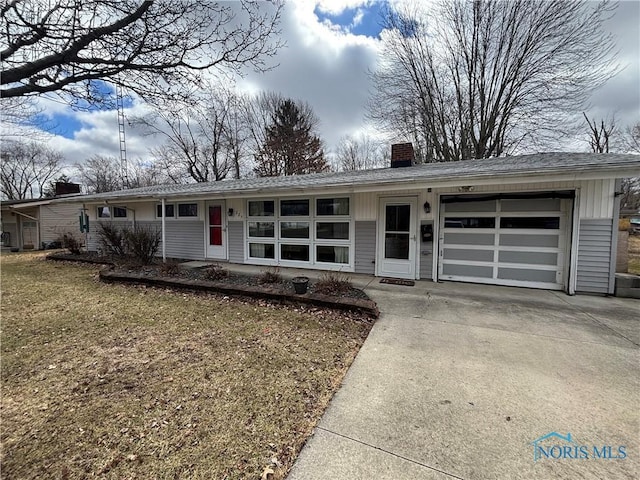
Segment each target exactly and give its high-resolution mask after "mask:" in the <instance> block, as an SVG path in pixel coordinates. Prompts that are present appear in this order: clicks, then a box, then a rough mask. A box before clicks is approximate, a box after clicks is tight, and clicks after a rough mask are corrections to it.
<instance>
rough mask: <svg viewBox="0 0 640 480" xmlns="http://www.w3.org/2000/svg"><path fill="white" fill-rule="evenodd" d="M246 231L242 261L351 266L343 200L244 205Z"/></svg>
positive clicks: (347, 202) (347, 216)
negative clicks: (245, 248)
mask: <svg viewBox="0 0 640 480" xmlns="http://www.w3.org/2000/svg"><path fill="white" fill-rule="evenodd" d="M246 226H247V229H246V231H247V239H246V240H247V255H248V257H249V259H253V260H256V261H257V262H258V263H267V264H282V265H285V266H287V265H290V266H302V267H303V266H313V265H318V266H322V268H329V269H330V268H335V269H345V268H347V269H349V268H350V267H352V266H353V259H352V257H353V233H352V218H351V199H350V198H349V197H330V198H291V199H282V200H275V199H273V200H272V199H259V200H249V201H248V202H247V224H246Z"/></svg>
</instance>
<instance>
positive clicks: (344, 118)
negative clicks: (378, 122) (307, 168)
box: [40, 0, 640, 164]
mask: <svg viewBox="0 0 640 480" xmlns="http://www.w3.org/2000/svg"><path fill="white" fill-rule="evenodd" d="M406 1H407V0H392V2H393V3H396V2H398V3H402V2H406ZM371 4H373V2H372V1H370V0H342V1H330V0H319V1H317V2H316V1H313V0H299V1H298V0H297V1H293V2H288V3H286V4H285V10H284V15H283V19H282V35H283V40H285V41H286V43H287V45H288V46H287V47H286V48H283V49H281V51H280V52H279V53H278V55H277V56H276V57H275V58H274V59H273V63H275V64H278V66H277V67H276V68H274V69H273V70H271V71H268V72H266V73H255V72H248V73H247V74H246V76H245V78H243V79H239V80H238V82H237V83H238V87H239V88H240V89H241V90H243V91H249V92H251V93H257V92H259V91H267V90H272V91H276V92H279V93H281V94H282V95H285V96H288V97H292V98H296V99H300V100H303V101H306V102H308V103H309V104H310V105H311V106H312V107H313V109H314V111H315V112H316V114H317V116H318V117H319V119H320V122H321V124H320V130H321V136H322V138H323V139H324V140H325V143H326V145H327V147H328V149H329V150H331V149H333V148H334V147H335V145H336V144H337V142H338V140H339V139H340V137H342V136H343V135H345V134H352V135H353V134H356V135H357V134H359V133H360V132H367V133H369V134H373V135H376V134H377V133H378V132H377V130H376V129H375V128H374V127H372V126H371V125H368V124H367V123H366V122H365V112H366V104H367V102H368V99H369V93H370V90H371V88H372V85H371V82H370V79H369V76H368V73H367V72H368V70H370V69H374V68H375V66H376V62H377V61H378V55H379V52H380V42H379V40H377V39H374V38H371V37H366V36H363V35H354V34H353V33H351V32H350V31H349V28H352V27H353V26H357V24H358V22H360V21H362V15H364V13H365V12H366V8H367V7H368V6H370V5H371ZM316 7H317V9H318V11H320V12H323V13H326V14H329V15H340V14H341V13H343V12H344V11H345V10H346V9H355V10H356V13H355V16H354V18H353V19H352V20H351V21H352V25H351V26H349V25H347V26H336V25H335V24H332V23H331V22H323V21H321V20H320V19H319V18H318V16H317V15H316V13H315V11H316V10H315V9H316ZM639 12H640V3H638V2H621V3H620V6H619V8H618V11H617V13H616V16H615V17H614V18H613V19H612V21H611V22H609V28H610V29H611V30H612V31H614V32H615V33H616V34H618V35H620V40H619V43H618V45H619V47H620V50H621V52H620V56H619V60H620V63H621V64H623V65H626V64H628V65H627V67H626V68H625V69H624V70H623V71H622V72H621V73H620V74H619V75H618V76H616V77H615V78H614V79H612V80H611V81H610V82H609V84H608V85H606V86H605V87H604V88H602V89H601V90H599V91H598V92H596V94H595V95H594V97H593V98H592V104H593V110H592V112H593V113H594V114H597V115H598V116H603V115H606V114H607V113H608V112H611V113H614V112H617V113H616V115H617V116H618V118H619V119H620V121H621V123H622V122H624V123H629V122H631V121H634V120H635V121H638V119H640V89H639V88H638V86H639V85H640V66H639V63H640V62H639V58H640V51H639V50H640V41H639V40H640V30H639V29H640V27H639V25H640V22H639V21H638V20H639V17H640V14H639ZM40 104H41V105H42V106H43V108H45V113H47V114H48V115H50V116H52V117H53V116H55V115H69V116H71V117H72V118H73V119H75V120H76V121H78V122H80V127H79V129H78V130H77V131H76V132H75V133H74V134H73V138H71V139H69V138H65V137H63V136H61V135H56V136H52V137H51V138H50V140H49V143H50V144H51V145H52V146H55V147H58V148H60V149H62V150H63V152H64V155H65V157H66V159H67V161H68V162H69V163H71V164H73V163H76V162H82V161H83V160H85V159H87V158H89V157H90V156H91V155H93V154H102V155H112V156H119V143H118V123H117V116H116V112H115V111H106V112H73V111H71V110H70V109H69V108H68V107H67V106H65V105H63V104H61V103H59V102H56V101H54V100H51V99H46V98H45V99H41V101H40ZM143 109H144V106H143V105H141V104H140V103H135V104H134V105H133V106H132V107H131V108H128V109H126V115H127V116H128V117H131V116H133V115H134V114H140V113H141V112H142V111H143ZM376 136H377V135H376ZM126 137H127V154H128V158H130V159H132V160H133V159H135V158H138V157H140V158H148V156H149V154H148V149H149V147H152V146H157V145H158V144H159V143H160V142H162V141H163V140H162V139H157V138H154V137H148V136H144V135H143V133H142V132H141V131H140V130H139V129H137V128H134V127H133V126H130V125H128V124H127V125H126Z"/></svg>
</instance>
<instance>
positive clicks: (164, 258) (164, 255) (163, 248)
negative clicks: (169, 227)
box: [160, 197, 167, 263]
mask: <svg viewBox="0 0 640 480" xmlns="http://www.w3.org/2000/svg"><path fill="white" fill-rule="evenodd" d="M161 201H162V206H161V207H160V208H161V209H162V263H166V262H167V248H166V241H165V240H166V234H165V232H166V230H165V217H166V216H167V215H166V214H167V211H166V210H165V199H164V197H163V198H162V199H161Z"/></svg>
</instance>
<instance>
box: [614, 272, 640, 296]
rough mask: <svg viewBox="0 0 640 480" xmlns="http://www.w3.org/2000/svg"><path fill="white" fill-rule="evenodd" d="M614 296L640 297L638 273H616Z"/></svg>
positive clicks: (639, 276) (639, 277)
mask: <svg viewBox="0 0 640 480" xmlns="http://www.w3.org/2000/svg"><path fill="white" fill-rule="evenodd" d="M615 295H616V297H624V298H640V275H633V274H630V273H616V293H615Z"/></svg>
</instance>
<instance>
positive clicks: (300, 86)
mask: <svg viewBox="0 0 640 480" xmlns="http://www.w3.org/2000/svg"><path fill="white" fill-rule="evenodd" d="M365 3H367V2H340V5H337V3H336V4H334V5H332V6H331V7H332V8H333V9H334V10H333V11H335V12H338V13H339V12H340V11H341V10H340V9H341V8H347V7H348V6H350V5H354V6H359V5H363V4H365ZM345 5H346V6H345ZM315 6H316V3H315V2H312V1H301V2H295V3H293V2H292V3H288V4H287V7H288V8H287V9H286V11H285V14H284V17H283V25H282V30H283V35H284V39H285V40H286V42H287V45H288V46H287V47H286V48H284V49H283V50H282V51H281V52H280V54H279V55H278V58H277V59H276V60H277V61H278V62H279V66H278V67H277V68H276V69H274V70H272V71H269V72H267V73H264V74H255V73H250V74H248V75H247V77H246V78H245V79H243V80H241V81H240V82H239V83H238V85H239V87H240V88H241V89H243V90H248V89H252V90H254V91H255V90H256V89H257V88H258V87H259V88H261V89H263V90H273V91H277V92H279V93H281V94H283V95H285V96H289V97H292V98H296V99H300V100H303V101H306V102H308V103H309V104H310V105H311V106H312V107H313V109H314V111H315V112H316V114H317V115H318V117H319V118H320V122H321V126H320V128H321V131H322V132H321V133H322V137H323V139H324V140H325V142H326V144H327V146H328V147H329V148H330V149H331V148H333V147H334V146H335V144H336V143H337V142H338V140H339V138H340V137H341V136H342V135H344V134H349V133H356V132H358V131H360V130H361V128H362V125H363V122H364V112H365V107H366V103H367V100H368V96H369V90H370V88H371V83H370V81H369V77H368V73H367V72H368V70H369V69H373V68H374V67H375V63H376V57H377V54H378V50H379V43H378V41H377V40H375V39H373V38H370V37H366V36H362V35H354V34H352V33H349V32H345V31H344V30H343V29H335V28H333V26H331V25H327V24H325V23H323V22H321V21H320V20H319V19H318V17H317V16H316V14H315V13H314V8H315ZM323 8H329V7H327V5H324V6H323Z"/></svg>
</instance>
